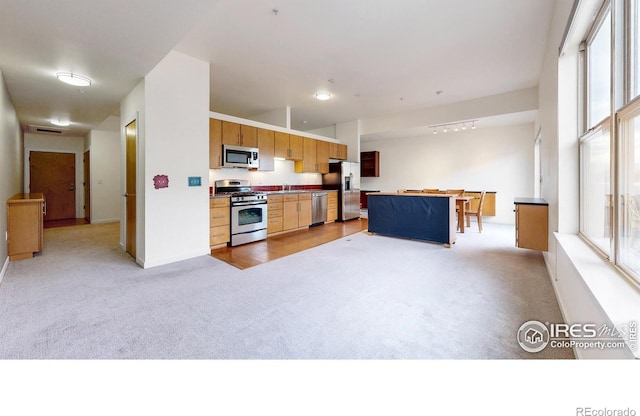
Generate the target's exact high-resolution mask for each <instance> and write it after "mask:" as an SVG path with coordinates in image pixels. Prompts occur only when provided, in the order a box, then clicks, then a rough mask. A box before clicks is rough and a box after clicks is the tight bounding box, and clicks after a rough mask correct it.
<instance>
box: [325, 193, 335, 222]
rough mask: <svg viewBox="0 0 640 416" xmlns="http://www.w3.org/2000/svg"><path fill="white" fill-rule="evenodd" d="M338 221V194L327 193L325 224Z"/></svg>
mask: <svg viewBox="0 0 640 416" xmlns="http://www.w3.org/2000/svg"><path fill="white" fill-rule="evenodd" d="M337 219H338V192H337V191H330V192H327V222H331V221H335V220H337Z"/></svg>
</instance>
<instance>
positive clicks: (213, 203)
mask: <svg viewBox="0 0 640 416" xmlns="http://www.w3.org/2000/svg"><path fill="white" fill-rule="evenodd" d="M230 202H231V201H230V199H229V198H212V199H210V200H209V213H210V216H209V245H210V246H211V248H213V247H215V246H220V245H223V244H224V245H226V244H227V243H228V242H229V241H231V208H230Z"/></svg>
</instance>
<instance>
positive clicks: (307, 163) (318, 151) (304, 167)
mask: <svg viewBox="0 0 640 416" xmlns="http://www.w3.org/2000/svg"><path fill="white" fill-rule="evenodd" d="M302 142H303V158H302V160H297V161H296V163H295V171H296V172H298V173H302V172H310V173H329V142H325V141H322V140H316V139H311V138H308V137H304V138H303V139H302Z"/></svg>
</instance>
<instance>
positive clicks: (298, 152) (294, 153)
mask: <svg viewBox="0 0 640 416" xmlns="http://www.w3.org/2000/svg"><path fill="white" fill-rule="evenodd" d="M302 139H303V138H302V137H301V136H296V135H295V134H288V133H281V132H279V131H276V132H275V156H276V157H277V158H281V159H287V160H302V159H303V156H304V151H303V142H302Z"/></svg>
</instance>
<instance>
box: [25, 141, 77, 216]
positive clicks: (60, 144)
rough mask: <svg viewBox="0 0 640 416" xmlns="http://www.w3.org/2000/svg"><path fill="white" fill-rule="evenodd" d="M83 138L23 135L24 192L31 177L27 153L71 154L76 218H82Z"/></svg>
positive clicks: (28, 185)
mask: <svg viewBox="0 0 640 416" xmlns="http://www.w3.org/2000/svg"><path fill="white" fill-rule="evenodd" d="M84 140H85V139H84V137H74V136H70V137H65V136H62V137H60V136H53V135H50V134H35V133H25V135H24V166H25V169H24V192H29V187H30V184H31V177H30V176H31V175H30V171H29V153H30V152H32V151H35V152H56V153H73V154H74V155H75V159H76V218H84V187H83V186H82V182H83V181H84V170H83V166H84V162H83V161H82V158H83V156H84V147H85V146H84Z"/></svg>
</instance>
